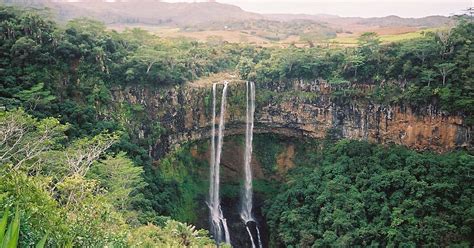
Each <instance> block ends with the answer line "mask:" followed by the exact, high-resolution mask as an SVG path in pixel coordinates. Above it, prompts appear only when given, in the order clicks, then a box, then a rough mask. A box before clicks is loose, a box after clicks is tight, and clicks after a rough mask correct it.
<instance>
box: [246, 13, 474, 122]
mask: <svg viewBox="0 0 474 248" xmlns="http://www.w3.org/2000/svg"><path fill="white" fill-rule="evenodd" d="M473 30H474V23H473V22H472V20H471V21H469V20H464V19H461V20H460V21H459V23H458V25H457V26H456V27H453V28H450V29H441V30H439V31H437V32H426V33H424V35H423V36H422V37H421V38H415V39H410V40H407V41H403V42H395V43H388V44H382V43H381V41H380V38H379V37H378V36H377V35H376V34H375V33H365V34H363V35H362V36H360V37H359V39H358V46H357V47H355V48H333V49H325V48H321V47H312V48H297V47H289V48H287V49H268V50H266V51H262V52H261V53H260V54H258V55H256V56H253V57H245V56H242V58H241V59H240V62H239V64H238V66H237V68H238V70H239V71H240V74H241V75H242V76H243V77H244V78H247V79H250V80H255V81H257V82H259V83H268V82H281V81H293V80H315V79H325V80H327V81H328V82H329V83H331V84H334V85H340V82H346V83H347V85H349V84H351V83H352V84H355V85H357V84H370V85H373V86H374V87H373V90H370V91H366V92H364V98H366V99H367V100H369V101H372V102H375V103H383V104H394V103H398V104H410V105H412V106H414V107H422V106H427V105H429V104H433V105H435V106H440V107H441V108H442V109H443V110H445V111H447V112H450V113H456V112H459V113H464V114H465V115H466V116H468V117H469V121H470V123H472V121H473V119H472V118H473V117H472V115H473V113H474V109H473V106H474V102H473V101H474V100H473V99H474V79H473V78H474V71H473V67H472V64H473V63H474V58H473V56H472V50H473V49H474V45H473V44H472V40H473V39H474V31H473Z"/></svg>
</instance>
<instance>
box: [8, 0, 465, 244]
mask: <svg viewBox="0 0 474 248" xmlns="http://www.w3.org/2000/svg"><path fill="white" fill-rule="evenodd" d="M267 24H268V23H267ZM270 24H271V25H273V23H269V24H268V25H270ZM297 24H298V23H297ZM303 24H304V25H307V24H305V23H303ZM303 24H301V25H302V26H304V25H303ZM255 25H257V24H255ZM298 25H299V24H298ZM311 25H313V23H311ZM314 25H316V24H314ZM277 28H279V27H278V26H277ZM314 28H315V29H316V28H321V27H319V26H318V25H316V26H315V27H314ZM473 30H474V28H473V23H472V22H469V21H461V22H460V23H459V24H458V25H457V26H456V27H454V28H453V29H450V30H446V31H440V32H439V33H427V34H426V35H425V36H423V37H422V38H419V39H413V40H410V41H406V42H402V43H391V44H381V43H380V42H379V40H378V37H377V36H375V35H374V34H370V33H369V34H365V35H363V36H362V37H361V38H360V40H359V43H360V44H359V47H357V48H335V49H326V48H321V47H309V48H296V47H289V48H287V49H281V48H260V47H251V46H246V45H237V44H227V43H222V42H215V43H199V42H195V41H189V40H185V39H176V40H168V39H162V38H159V37H157V36H154V35H152V34H150V33H148V32H146V31H143V30H140V29H132V30H126V31H124V32H121V33H118V32H116V31H110V30H107V29H106V27H105V26H104V25H103V24H102V23H99V22H96V21H93V20H87V19H77V20H73V21H70V22H68V23H67V24H64V25H60V24H57V23H55V22H54V21H52V19H51V18H50V17H49V16H47V14H45V13H44V12H42V11H29V10H22V9H15V8H10V7H3V6H1V7H0V55H1V56H0V82H1V84H0V182H1V184H0V216H3V217H2V219H1V222H0V235H1V238H0V244H1V245H2V247H3V242H6V244H7V245H8V244H10V243H11V246H12V247H13V246H15V244H16V243H17V242H18V243H19V245H20V246H22V247H30V246H34V245H39V247H40V246H41V245H42V244H43V245H46V246H60V247H74V246H75V247H105V246H107V247H129V246H130V247H156V246H165V247H174V246H206V245H209V244H211V243H212V242H211V240H210V239H209V237H208V234H207V232H205V231H198V230H195V228H194V227H193V226H189V225H187V224H184V223H180V222H176V221H174V220H171V219H170V218H169V217H163V216H171V217H173V218H175V219H178V220H180V221H190V222H194V221H196V219H197V218H198V216H196V213H195V212H193V211H194V208H195V207H196V205H195V204H196V202H195V200H196V196H198V195H205V194H206V192H207V191H206V190H207V189H206V187H205V185H207V184H206V181H203V180H202V178H207V177H203V175H200V174H199V173H200V172H201V171H202V170H203V168H206V163H205V162H203V161H200V160H197V159H196V158H193V157H192V156H190V154H189V152H188V151H184V149H188V148H189V147H184V148H182V149H181V150H177V151H175V152H174V153H171V154H169V155H168V156H166V157H164V158H161V160H160V161H159V162H156V163H157V164H153V161H152V160H153V159H152V158H151V155H150V154H151V147H152V146H153V145H155V142H156V140H157V139H159V138H160V137H161V135H165V134H166V130H165V129H164V128H163V127H162V126H161V125H160V123H155V122H153V123H154V124H152V125H149V126H147V128H148V129H149V130H147V131H148V133H147V134H148V135H147V136H146V137H142V138H139V137H137V134H136V133H137V132H136V130H137V129H138V127H139V126H141V124H142V123H152V121H151V120H153V117H151V116H148V115H147V114H146V113H145V111H144V107H143V106H142V105H138V104H130V103H124V102H121V103H119V102H117V101H113V100H112V93H111V92H112V91H114V90H117V89H120V88H122V87H125V86H128V85H146V86H147V87H150V88H165V87H174V86H176V85H180V84H183V83H185V82H186V81H190V80H194V79H197V78H199V77H202V76H206V75H208V74H211V73H216V72H221V71H226V70H237V71H238V72H239V73H240V75H241V76H242V77H243V78H245V79H252V80H255V81H257V82H258V83H260V84H263V83H270V82H278V83H283V84H284V83H285V82H288V81H294V80H300V79H301V80H314V79H326V80H328V81H329V82H330V83H331V84H332V86H333V87H334V88H338V89H340V90H339V91H337V92H335V96H334V97H336V98H341V96H343V97H348V96H349V97H351V96H353V95H357V97H363V98H365V99H367V100H368V101H373V102H379V103H384V104H392V103H404V104H405V103H406V104H412V105H413V106H426V105H428V104H434V105H436V106H441V107H442V108H443V109H444V110H446V111H448V112H450V113H454V112H458V113H460V114H464V115H466V116H468V117H467V120H469V117H472V113H473V106H474V100H473V88H474V86H473V78H474V77H473V68H472V64H473V57H472V49H473V44H472V40H473V32H474V31H473ZM287 35H290V34H287ZM362 83H369V84H372V85H373V86H374V87H373V89H374V90H371V91H368V92H362V93H360V92H355V91H354V90H352V89H351V88H350V87H351V85H353V84H356V85H357V84H362ZM297 94H299V95H298V97H300V98H302V99H305V100H306V101H313V100H315V98H316V97H315V94H313V93H311V92H309V93H308V92H300V93H297ZM337 94H339V95H337ZM279 96H281V95H279ZM257 97H258V98H260V99H273V98H275V99H276V98H279V97H278V95H275V93H274V92H270V91H262V92H261V94H259V95H258V96H257ZM244 99H245V98H244V95H242V94H240V95H239V94H235V95H233V93H231V94H230V95H229V102H231V103H233V105H235V106H243V104H244ZM287 99H290V98H289V97H287V96H285V97H280V98H279V101H285V100H287ZM257 101H259V99H257ZM471 121H472V120H471ZM271 140H272V141H274V142H275V146H269V147H267V148H268V150H265V149H263V148H264V147H265V146H266V145H269V143H268V142H267V140H266V139H265V138H262V139H259V138H258V137H257V138H256V140H255V147H260V148H262V149H261V150H259V149H256V151H255V154H256V156H257V157H258V158H259V159H261V163H262V166H263V167H264V173H265V175H271V174H272V173H275V171H276V167H275V165H274V164H273V163H272V161H273V159H274V158H275V156H277V155H278V153H279V152H280V149H281V147H280V146H278V145H277V144H276V143H278V142H279V139H278V138H276V137H272V139H271ZM317 147H318V146H317V145H314V144H311V145H308V147H306V148H305V149H307V150H308V153H306V154H307V156H306V158H307V159H302V158H300V159H299V160H298V161H299V162H298V164H301V165H302V167H301V168H300V169H297V170H295V171H294V172H292V174H291V176H290V178H293V179H295V180H290V181H289V184H288V186H286V188H285V189H284V190H283V191H281V192H280V193H279V196H278V197H276V198H275V199H274V202H273V206H272V207H271V208H270V209H269V211H268V218H269V224H270V226H271V227H272V230H273V231H274V235H275V236H274V237H273V240H274V242H275V244H281V245H295V246H298V245H302V246H307V245H317V246H319V245H348V246H352V245H361V246H364V245H369V244H373V245H376V244H378V245H392V244H393V245H395V246H396V245H402V244H412V243H410V242H413V244H418V245H424V244H433V243H434V242H438V243H439V244H461V245H462V244H465V243H466V242H467V239H466V237H468V236H469V235H471V234H472V231H471V230H472V212H473V211H472V209H470V208H466V206H468V205H469V204H470V205H472V185H473V184H472V178H471V177H470V175H472V171H469V170H472V156H470V155H467V154H465V153H454V154H448V155H443V156H438V155H434V154H429V153H426V154H418V153H415V152H411V151H407V150H405V149H401V148H390V149H388V148H382V147H379V146H372V145H368V144H366V143H357V142H355V143H352V142H350V143H347V142H343V143H339V144H337V145H336V146H335V147H334V148H331V149H329V148H326V150H325V151H323V152H322V153H321V152H320V151H318V150H316V151H313V150H312V148H317ZM199 149H201V148H199ZM202 149H205V148H202ZM368 154H370V156H366V155H368ZM323 155H324V156H323ZM155 159H156V158H155ZM158 163H159V164H158ZM157 165H159V166H157ZM369 166H370V167H369ZM368 168H371V169H370V170H369V169H368ZM334 170H335V171H334ZM360 173H363V174H360ZM364 173H365V174H364ZM301 175H305V176H304V177H303V176H301ZM296 179H298V180H296ZM316 179H318V180H316ZM332 180H336V181H332ZM269 185H270V184H268V183H267V182H256V188H257V189H256V190H257V191H259V190H261V191H262V192H263V193H268V194H269V195H274V194H275V191H276V187H270V186H269ZM237 186H238V185H232V186H231V187H228V188H227V189H226V187H223V192H224V193H226V191H227V192H230V193H229V194H230V195H232V194H237V193H236V192H237V190H236V189H238V187H237ZM323 186H324V187H323ZM326 186H327V187H326ZM259 188H260V189H259ZM333 193H334V194H333ZM372 193H373V194H372ZM319 195H322V196H324V198H318V197H319ZM374 197H375V198H374ZM376 197H380V198H376ZM305 198H307V200H305ZM201 200H203V199H201ZM369 200H370V201H369ZM354 202H355V203H357V204H353V203H354ZM372 202H377V204H376V205H374V204H370V203H372ZM317 204H319V205H317ZM322 204H323V205H324V206H327V208H325V210H324V211H326V212H320V211H312V210H314V209H318V208H319V207H320V206H323V205H322ZM372 205H374V206H372ZM288 207H291V209H289V208H288ZM346 207H347V208H346ZM336 208H337V209H336ZM309 210H311V211H309ZM336 210H337V211H336ZM353 210H354V212H352V211H353ZM355 211H359V212H355ZM355 214H357V216H355V217H354V215H355ZM359 214H360V215H359ZM462 216H464V217H462ZM353 217H354V218H353ZM356 217H357V218H356ZM299 221H301V222H299ZM309 221H315V223H319V224H318V226H311V225H310V224H309V223H310V222H309ZM297 222H298V223H297ZM415 227H418V228H421V227H423V228H424V229H422V230H423V233H417V232H415ZM303 228H305V229H304V230H303ZM17 233H18V234H17ZM338 237H340V239H339V238H338ZM3 240H7V241H3ZM337 242H342V243H337ZM364 242H365V243H364ZM9 247H10V246H9Z"/></svg>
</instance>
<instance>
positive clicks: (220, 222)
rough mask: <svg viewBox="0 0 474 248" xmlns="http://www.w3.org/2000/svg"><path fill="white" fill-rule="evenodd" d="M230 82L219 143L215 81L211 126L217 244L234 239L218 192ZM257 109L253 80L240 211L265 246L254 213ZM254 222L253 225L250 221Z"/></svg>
mask: <svg viewBox="0 0 474 248" xmlns="http://www.w3.org/2000/svg"><path fill="white" fill-rule="evenodd" d="M227 89H228V82H227V81H224V88H223V90H222V98H221V108H220V115H219V126H218V129H217V144H216V91H217V84H216V83H214V84H213V85H212V129H211V132H212V134H211V158H210V186H209V202H208V206H209V212H210V222H211V233H212V235H213V236H214V239H215V241H216V244H217V245H219V244H220V243H222V242H225V243H226V244H230V243H231V237H230V232H229V228H228V226H227V220H226V219H225V218H224V214H223V212H222V208H221V204H220V195H219V186H220V185H219V184H220V162H221V154H222V145H223V142H224V129H225V123H224V116H225V111H226V98H227ZM254 112H255V84H254V83H253V82H247V115H246V128H245V153H244V171H245V181H244V188H243V191H242V196H241V198H242V199H241V201H242V205H241V210H240V211H241V212H240V217H241V219H242V221H243V222H244V224H245V228H246V229H247V233H248V234H249V237H250V241H251V242H252V247H253V248H256V247H257V246H258V247H259V248H262V247H263V245H262V240H261V238H260V230H259V228H258V223H256V221H255V218H254V216H253V214H252V204H253V202H252V197H253V190H252V168H251V161H252V140H253V126H254V124H253V120H254ZM252 222H253V223H254V224H255V225H250V223H252ZM251 226H255V229H256V234H257V235H256V236H257V239H256V240H255V239H254V237H253V235H252V232H251V230H250V228H251Z"/></svg>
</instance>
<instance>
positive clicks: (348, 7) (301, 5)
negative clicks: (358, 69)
mask: <svg viewBox="0 0 474 248" xmlns="http://www.w3.org/2000/svg"><path fill="white" fill-rule="evenodd" d="M217 1H218V2H221V3H230V4H234V5H237V6H240V7H241V8H243V9H245V10H248V11H253V12H258V13H293V14H298V13H304V14H333V15H340V16H360V17H380V16H387V15H398V16H401V17H423V16H428V15H453V14H459V13H460V12H461V11H462V10H464V9H466V8H468V7H472V6H473V1H474V0H275V1H273V0H217ZM166 2H201V1H193V0H189V1H183V0H166Z"/></svg>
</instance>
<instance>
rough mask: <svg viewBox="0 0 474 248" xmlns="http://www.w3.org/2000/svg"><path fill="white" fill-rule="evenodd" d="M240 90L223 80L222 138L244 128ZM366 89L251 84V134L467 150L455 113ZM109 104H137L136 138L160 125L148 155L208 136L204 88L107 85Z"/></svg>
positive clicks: (208, 99) (469, 143) (467, 135)
mask: <svg viewBox="0 0 474 248" xmlns="http://www.w3.org/2000/svg"><path fill="white" fill-rule="evenodd" d="M221 89H222V86H220V87H218V103H219V102H220V93H221ZM245 90H246V87H245V83H244V82H241V81H232V82H231V83H230V88H229V93H228V109H227V110H228V111H227V113H226V116H225V121H226V130H225V133H226V135H231V134H243V133H244V130H245V108H246V106H245V94H246V92H245ZM369 90H370V87H368V86H358V87H351V86H346V88H341V87H334V86H333V87H331V86H330V85H328V84H326V83H324V82H319V81H313V82H294V83H291V84H275V83H269V84H265V85H257V89H256V95H257V97H256V98H257V99H256V112H255V132H256V133H277V134H281V135H285V136H292V137H311V138H324V137H326V136H327V135H332V136H335V137H338V138H349V139H365V140H369V141H371V142H377V143H382V144H389V143H394V144H400V145H405V146H407V147H410V148H412V149H416V150H433V151H436V152H445V151H449V150H452V149H456V148H467V149H472V148H473V140H472V138H471V137H472V136H471V135H472V126H468V125H465V124H464V119H463V117H462V116H452V115H446V114H445V113H443V112H442V111H439V110H438V109H436V108H435V107H432V106H429V107H426V108H417V109H414V108H412V107H409V106H383V105H378V104H372V103H371V102H369V101H367V100H364V98H363V97H360V95H361V94H362V95H363V94H364V92H365V93H366V92H368V91H369ZM354 92H359V95H358V94H354ZM113 101H114V102H115V103H117V104H119V103H120V104H122V105H123V104H132V105H138V104H139V105H142V106H143V107H142V109H143V111H144V113H145V115H146V116H147V121H146V123H138V125H136V126H135V127H136V130H135V131H136V132H137V133H138V136H139V137H140V138H144V137H147V136H148V135H150V132H151V131H150V130H151V128H150V127H151V126H152V124H153V123H157V122H159V123H160V126H161V127H163V128H164V129H165V130H166V132H165V133H164V134H163V135H161V137H159V138H157V139H156V142H153V143H154V144H153V145H151V146H150V153H151V155H153V157H155V158H159V157H161V156H162V155H163V154H164V153H166V152H167V151H168V150H169V149H170V148H172V147H174V146H176V145H179V144H181V143H184V142H188V141H194V140H199V139H206V138H209V137H210V123H211V121H212V120H211V113H210V111H211V104H212V92H211V85H186V86H180V87H175V88H170V89H166V90H163V89H160V90H152V89H150V88H147V87H143V86H142V87H140V86H136V87H127V88H121V89H116V90H114V91H113ZM218 105H219V104H218ZM130 121H131V122H133V121H134V120H130Z"/></svg>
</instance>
